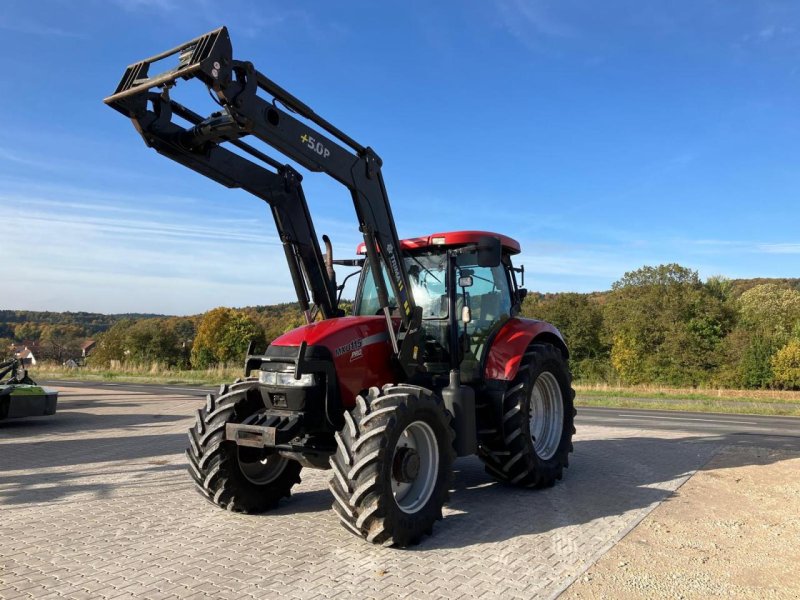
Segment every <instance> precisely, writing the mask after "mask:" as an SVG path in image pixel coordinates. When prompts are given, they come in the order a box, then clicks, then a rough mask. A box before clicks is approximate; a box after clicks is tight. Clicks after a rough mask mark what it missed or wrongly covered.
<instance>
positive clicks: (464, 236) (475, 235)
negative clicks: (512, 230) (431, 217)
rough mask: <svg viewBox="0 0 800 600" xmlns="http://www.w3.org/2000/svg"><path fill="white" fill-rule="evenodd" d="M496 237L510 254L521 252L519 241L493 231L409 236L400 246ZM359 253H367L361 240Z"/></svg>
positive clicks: (452, 243)
mask: <svg viewBox="0 0 800 600" xmlns="http://www.w3.org/2000/svg"><path fill="white" fill-rule="evenodd" d="M487 236H489V237H494V238H497V239H498V240H500V244H501V245H502V247H503V251H504V252H507V253H508V254H519V252H520V246H519V242H518V241H517V240H515V239H513V238H510V237H508V236H507V235H502V234H500V233H493V232H491V231H448V232H445V233H432V234H431V235H426V236H422V237H415V238H408V239H405V240H400V247H401V248H402V249H403V250H423V249H425V248H435V247H438V246H466V245H467V244H477V243H478V241H479V240H480V238H482V237H487ZM356 253H357V254H366V253H367V247H366V245H365V244H364V242H361V243H360V244H359V245H358V248H356Z"/></svg>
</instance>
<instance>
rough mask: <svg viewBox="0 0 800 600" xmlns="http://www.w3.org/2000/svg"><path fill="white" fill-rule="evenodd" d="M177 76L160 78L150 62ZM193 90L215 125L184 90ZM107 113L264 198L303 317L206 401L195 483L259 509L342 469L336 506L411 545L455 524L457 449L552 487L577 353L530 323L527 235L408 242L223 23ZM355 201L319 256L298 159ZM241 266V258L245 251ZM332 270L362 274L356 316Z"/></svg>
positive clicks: (503, 472)
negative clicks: (355, 233)
mask: <svg viewBox="0 0 800 600" xmlns="http://www.w3.org/2000/svg"><path fill="white" fill-rule="evenodd" d="M161 61H172V62H171V63H170V64H171V65H172V66H171V68H169V69H168V70H166V71H164V72H160V73H156V74H151V73H150V69H151V66H152V65H153V63H156V62H161ZM179 80H187V81H195V82H199V83H200V84H201V85H204V86H205V87H207V88H208V91H209V92H210V93H211V95H212V97H213V99H214V100H215V102H216V103H217V104H218V105H219V110H216V111H215V112H213V113H212V114H211V115H209V116H203V115H201V114H198V113H196V112H194V111H192V110H191V109H189V108H187V107H185V106H183V105H182V104H180V103H179V102H177V101H176V100H174V99H173V98H172V97H171V93H170V92H171V90H172V88H173V87H174V86H175V85H176V84H177V83H179ZM105 102H106V103H107V104H108V105H109V106H111V107H112V108H114V109H115V110H117V111H119V112H120V113H122V114H123V115H125V116H126V117H128V118H130V119H131V121H132V122H133V125H134V127H135V128H136V130H137V131H138V132H139V133H140V134H141V136H142V137H143V138H144V141H145V143H146V144H147V145H148V146H150V147H152V148H153V149H155V150H156V151H157V152H159V153H160V154H162V155H164V156H166V157H168V158H171V159H172V160H174V161H176V162H178V163H180V164H182V165H184V166H186V167H189V168H190V169H192V170H194V171H197V172H198V173H200V174H202V175H205V176H206V177H209V178H210V179H213V180H215V181H217V182H219V183H221V184H222V185H224V186H226V187H229V188H241V189H244V190H246V191H248V192H249V193H251V194H253V195H254V196H256V197H258V198H260V199H262V200H264V201H265V202H266V203H267V204H268V205H269V207H270V210H271V212H272V216H273V218H274V220H275V226H276V228H277V230H278V233H279V236H280V239H281V242H282V243H283V248H284V253H285V256H286V259H287V263H288V265H289V273H290V275H291V277H292V281H293V284H294V288H295V291H296V295H297V299H298V303H299V306H300V309H301V311H302V312H303V314H304V315H305V319H306V324H305V325H304V326H302V327H299V328H297V329H294V330H292V331H289V332H288V333H286V334H284V335H282V336H280V337H278V338H277V339H275V340H273V341H272V342H271V343H270V344H269V345H268V346H267V347H266V348H260V349H257V348H253V347H252V346H251V348H250V349H249V350H248V354H247V358H246V363H245V378H244V379H242V380H239V381H237V382H236V383H233V384H231V385H224V386H222V388H221V389H220V391H219V394H218V395H216V396H214V395H209V396H208V398H207V402H206V405H205V406H204V407H203V408H201V409H199V410H198V412H197V419H196V423H195V425H194V426H193V427H192V428H191V429H190V431H189V447H188V449H187V452H186V455H187V460H188V463H189V471H190V473H191V476H192V478H193V479H194V482H195V483H196V484H197V488H198V490H199V491H200V492H201V493H202V494H203V495H204V496H205V497H206V498H207V499H208V500H209V501H210V502H212V503H214V504H216V505H217V506H220V507H223V508H226V509H228V510H233V511H240V512H247V513H257V512H262V511H265V510H268V509H271V508H273V507H275V506H276V505H277V504H278V502H279V501H280V500H281V499H282V498H284V497H288V496H289V495H290V492H291V489H292V487H293V486H294V485H295V484H297V483H298V482H299V481H300V472H301V469H303V468H321V469H330V470H331V478H330V485H329V487H330V490H331V492H332V495H333V509H334V511H335V512H336V513H337V515H338V517H339V519H340V520H341V522H342V524H343V525H344V526H345V527H346V528H347V529H349V530H350V531H352V532H353V533H354V534H356V535H358V536H360V537H363V538H365V539H366V540H368V541H370V542H373V543H378V544H384V545H395V546H406V545H411V544H416V543H418V542H419V540H420V539H421V538H422V536H424V535H425V534H430V533H431V530H432V527H433V524H434V522H435V521H436V520H437V519H441V518H442V507H443V505H444V503H445V502H446V500H447V498H448V494H449V489H450V484H451V480H452V476H453V471H452V466H453V461H454V459H455V458H456V456H469V455H472V454H477V456H478V457H479V458H480V459H481V460H482V461H483V462H484V464H485V467H486V471H487V473H489V475H491V476H492V477H494V478H495V479H497V480H499V481H501V482H504V483H507V484H510V485H516V486H522V487H529V488H543V487H549V486H551V485H553V483H554V482H555V481H556V480H557V479H560V478H561V476H562V471H563V469H564V468H565V467H566V466H567V464H568V455H569V453H570V452H571V451H572V435H573V433H574V427H573V421H574V415H575V409H574V407H573V397H574V392H573V391H572V388H571V377H570V373H569V368H568V364H567V361H568V357H569V352H568V350H567V347H566V344H565V343H564V340H563V339H562V336H561V334H560V333H559V332H558V330H556V329H555V327H553V326H552V325H550V324H548V323H545V322H542V321H535V320H530V319H523V318H520V317H518V316H517V314H518V313H519V311H520V307H521V304H522V300H523V299H524V297H525V293H526V291H525V289H524V288H522V287H520V285H518V281H517V275H518V274H522V276H523V277H524V269H522V268H516V267H514V266H513V264H512V256H513V255H515V254H518V253H519V252H520V247H519V244H518V243H517V242H516V241H515V240H513V239H511V238H509V237H507V236H504V235H500V234H495V233H490V232H483V231H456V232H444V233H434V234H431V235H426V236H423V237H417V238H411V239H403V240H401V239H400V238H399V237H398V235H397V231H396V227H395V222H394V218H393V216H392V211H391V206H390V204H389V199H388V195H387V192H386V187H385V185H384V181H383V175H382V172H381V167H382V161H381V159H380V158H379V157H378V155H377V154H376V153H375V152H374V150H372V149H371V148H370V147H368V146H363V145H361V144H359V143H358V142H356V141H355V140H353V139H352V138H351V137H349V136H348V135H347V134H345V133H344V132H342V131H341V130H339V129H338V128H336V127H335V126H334V125H332V124H331V123H329V122H328V121H326V120H325V119H323V118H322V117H320V116H319V115H317V114H316V113H315V112H314V111H313V110H312V109H311V108H310V107H309V106H307V105H306V104H304V103H303V102H301V101H300V100H299V99H297V98H295V97H294V96H293V95H291V94H290V93H289V92H287V91H286V90H285V89H283V88H282V87H280V86H279V85H277V84H276V83H274V82H273V81H272V80H270V79H269V78H267V77H266V76H265V75H264V74H262V73H261V72H259V71H258V70H256V69H255V67H254V66H253V65H252V63H249V62H244V61H238V60H235V59H234V58H233V53H232V48H231V43H230V39H229V37H228V31H227V29H226V28H224V27H222V28H220V29H217V30H215V31H212V32H210V33H208V34H205V35H203V36H200V37H198V38H195V39H193V40H191V41H189V42H186V43H185V44H181V45H180V46H177V47H175V48H173V49H171V50H168V51H166V52H163V53H161V54H158V55H156V56H153V57H151V58H149V59H146V60H144V61H141V62H138V63H135V64H133V65H131V66H129V67H128V68H127V70H126V71H125V74H124V76H123V78H122V80H121V82H120V83H119V85H118V86H117V89H116V90H115V92H114V93H113V94H112V95H111V96H109V97H108V98H106V100H105ZM248 136H249V138H250V139H255V140H258V141H260V142H264V143H266V144H267V145H268V146H270V147H271V148H272V149H273V150H275V151H277V152H279V153H280V154H282V155H284V156H285V157H286V158H288V159H289V160H290V161H292V164H294V165H298V166H299V167H301V168H304V169H306V170H308V171H312V172H320V173H325V174H326V175H328V176H330V177H332V178H333V179H335V180H336V181H338V182H339V183H341V184H342V185H344V186H345V187H346V188H347V189H348V190H349V191H350V194H351V197H352V201H353V206H354V208H355V215H356V219H357V220H358V228H359V231H360V232H361V234H362V235H363V239H364V241H363V243H362V244H361V245H360V246H359V248H357V251H356V254H357V257H356V258H353V259H345V260H334V259H333V256H332V248H331V244H330V241H329V240H328V238H327V237H326V236H323V241H324V243H325V247H326V253H325V254H323V253H322V250H321V248H320V244H319V241H318V238H317V234H316V231H315V229H314V224H313V222H312V219H311V215H310V212H309V209H308V205H307V203H306V200H305V196H304V194H303V190H302V183H301V182H302V176H301V174H300V173H299V172H298V171H297V170H296V168H295V167H294V166H292V164H290V163H288V162H281V161H278V160H275V159H274V158H273V157H272V156H270V155H269V154H267V153H265V152H264V151H263V150H261V149H259V148H257V147H255V146H253V145H252V144H251V143H250V142H249V141H248V142H246V141H244V140H245V139H247V138H248ZM242 260H244V257H243V258H242ZM335 265H344V266H349V267H358V268H360V277H359V283H358V287H357V291H356V298H355V302H354V305H353V315H352V316H344V313H343V311H342V310H341V309H340V307H339V305H338V304H339V298H338V295H339V294H340V293H341V291H342V289H343V287H344V286H343V285H338V284H337V281H336V273H335Z"/></svg>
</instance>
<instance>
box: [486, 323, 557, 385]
mask: <svg viewBox="0 0 800 600" xmlns="http://www.w3.org/2000/svg"><path fill="white" fill-rule="evenodd" d="M534 342H541V343H548V344H552V345H554V346H555V347H556V348H559V349H560V350H561V352H562V353H563V354H564V358H569V350H568V349H567V344H566V343H565V342H564V338H563V336H562V335H561V332H559V331H558V329H556V328H555V327H553V326H552V325H551V324H550V323H547V322H545V321H537V320H535V319H523V318H520V317H512V318H511V319H509V320H508V321H506V322H505V323H504V324H503V326H502V327H501V328H500V331H498V332H497V335H495V336H494V339H493V340H492V346H491V348H490V349H489V354H488V356H487V357H486V364H485V366H484V369H483V377H484V379H499V380H502V381H511V380H512V379H514V377H516V376H517V371H519V365H520V362H521V361H522V357H523V356H524V354H525V350H526V349H527V348H528V346H529V345H530V344H531V343H534Z"/></svg>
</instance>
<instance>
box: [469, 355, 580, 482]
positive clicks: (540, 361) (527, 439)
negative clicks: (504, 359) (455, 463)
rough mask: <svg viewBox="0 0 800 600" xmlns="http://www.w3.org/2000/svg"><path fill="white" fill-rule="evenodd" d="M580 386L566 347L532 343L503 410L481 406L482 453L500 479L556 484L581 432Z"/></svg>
mask: <svg viewBox="0 0 800 600" xmlns="http://www.w3.org/2000/svg"><path fill="white" fill-rule="evenodd" d="M574 398H575V392H574V391H573V389H572V377H571V375H570V372H569V368H568V366H567V362H566V360H565V359H564V357H563V356H562V354H561V351H560V350H559V349H558V348H556V347H555V346H553V345H551V344H532V345H531V346H529V347H528V350H527V351H526V352H525V356H524V358H523V360H522V364H521V365H520V368H519V372H518V373H517V376H516V377H515V378H514V380H513V381H511V382H510V383H509V384H508V387H507V389H506V391H505V393H504V394H503V397H502V406H501V407H500V410H499V411H498V410H497V407H496V406H494V405H492V404H491V402H487V403H486V404H484V406H483V407H481V410H480V414H479V416H478V418H479V423H489V424H492V426H490V427H487V428H485V429H481V431H480V432H479V439H478V442H479V443H478V456H479V457H480V459H481V460H482V461H483V463H484V465H485V467H486V472H487V473H489V475H491V476H492V477H494V478H495V479H497V480H498V481H502V482H504V483H510V484H514V485H518V486H521V487H528V488H537V489H538V488H545V487H551V486H552V485H553V484H554V483H555V482H556V481H557V480H560V479H561V477H562V475H563V470H564V469H565V468H566V467H568V466H569V453H570V452H572V435H573V434H574V433H575V426H574V420H575V414H576V411H575V406H574V403H573V400H574Z"/></svg>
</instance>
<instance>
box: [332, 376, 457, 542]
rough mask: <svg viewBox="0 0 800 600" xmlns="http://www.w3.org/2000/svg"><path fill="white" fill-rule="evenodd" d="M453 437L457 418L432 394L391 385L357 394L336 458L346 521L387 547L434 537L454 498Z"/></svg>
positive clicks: (340, 511)
mask: <svg viewBox="0 0 800 600" xmlns="http://www.w3.org/2000/svg"><path fill="white" fill-rule="evenodd" d="M454 438H455V434H454V432H453V428H452V426H451V417H450V414H449V413H448V412H447V411H446V410H445V408H444V405H443V403H442V400H441V399H440V398H438V397H437V396H436V395H435V394H433V393H432V392H431V391H429V390H426V389H424V388H420V387H416V386H411V385H386V386H384V387H383V389H380V390H379V389H378V388H371V389H370V390H369V392H368V393H367V394H366V395H364V396H358V398H357V399H356V407H355V409H353V411H352V413H345V426H344V427H343V428H342V430H341V431H340V432H337V433H336V442H337V446H338V447H337V451H336V452H335V453H334V455H333V456H332V457H331V459H330V463H331V467H332V477H331V480H330V486H329V487H330V490H331V492H332V493H333V497H334V502H333V510H334V511H335V512H336V514H337V515H338V516H339V519H340V520H341V522H342V524H343V525H344V526H345V527H346V528H347V529H349V530H350V531H351V532H353V533H354V534H356V535H358V536H359V537H363V538H364V539H366V540H367V541H368V542H372V543H375V544H382V545H385V546H400V547H403V546H409V545H415V544H418V543H419V541H420V540H421V539H422V537H423V536H424V535H426V534H427V535H430V534H431V532H432V530H433V524H434V522H435V521H437V520H439V519H441V518H442V506H443V505H444V503H445V502H446V501H447V499H448V496H449V488H450V483H451V481H452V478H453V461H454V460H455V452H454V450H453V440H454Z"/></svg>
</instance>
